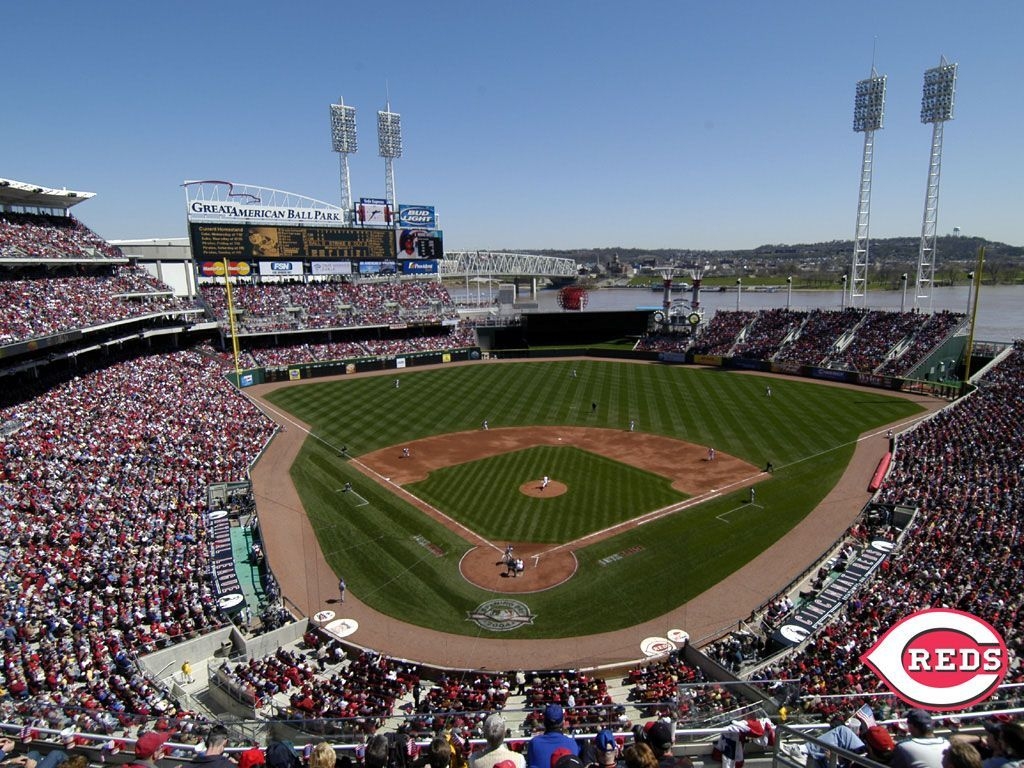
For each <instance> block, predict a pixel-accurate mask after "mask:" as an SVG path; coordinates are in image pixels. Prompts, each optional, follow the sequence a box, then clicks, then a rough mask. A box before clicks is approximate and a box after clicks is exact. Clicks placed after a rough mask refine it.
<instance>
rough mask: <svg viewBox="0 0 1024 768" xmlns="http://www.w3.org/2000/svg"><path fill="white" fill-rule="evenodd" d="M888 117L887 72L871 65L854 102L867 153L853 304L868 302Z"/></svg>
mask: <svg viewBox="0 0 1024 768" xmlns="http://www.w3.org/2000/svg"><path fill="white" fill-rule="evenodd" d="M884 117H885V75H879V74H878V72H876V71H875V68H874V67H871V77H869V78H868V79H867V80H861V81H860V82H859V83H857V96H856V98H855V99H854V103H853V130H854V131H856V132H857V133H863V134H864V155H863V157H862V159H861V163H860V198H859V199H858V201H857V231H856V234H855V236H854V238H853V266H852V267H851V268H850V277H851V278H852V279H851V280H850V286H849V288H850V306H851V307H852V306H855V305H856V301H857V299H861V304H862V305H863V304H866V303H867V295H868V250H869V248H870V238H869V235H868V232H869V229H870V224H871V172H872V169H873V167H874V154H875V131H877V130H879V129H880V128H882V123H883V120H884Z"/></svg>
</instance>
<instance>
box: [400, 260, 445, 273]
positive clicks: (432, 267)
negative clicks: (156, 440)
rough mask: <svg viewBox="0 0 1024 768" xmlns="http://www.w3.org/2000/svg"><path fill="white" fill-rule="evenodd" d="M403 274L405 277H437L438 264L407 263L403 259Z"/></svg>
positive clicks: (425, 262)
mask: <svg viewBox="0 0 1024 768" xmlns="http://www.w3.org/2000/svg"><path fill="white" fill-rule="evenodd" d="M400 263H401V265H402V274H403V275H436V274H437V262H436V261H427V260H423V261H407V260H405V259H403V260H402V261H401V262H400Z"/></svg>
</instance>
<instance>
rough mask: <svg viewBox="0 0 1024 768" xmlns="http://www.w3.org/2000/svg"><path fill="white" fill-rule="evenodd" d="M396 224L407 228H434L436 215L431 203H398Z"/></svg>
mask: <svg viewBox="0 0 1024 768" xmlns="http://www.w3.org/2000/svg"><path fill="white" fill-rule="evenodd" d="M398 226H400V227H405V228H407V229H435V228H436V227H437V216H436V215H435V214H434V206H432V205H403V204H401V203H399V205H398Z"/></svg>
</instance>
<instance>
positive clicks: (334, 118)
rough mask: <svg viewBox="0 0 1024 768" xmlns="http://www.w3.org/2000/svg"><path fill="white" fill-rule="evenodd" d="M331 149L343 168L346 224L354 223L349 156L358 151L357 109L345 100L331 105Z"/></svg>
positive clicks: (342, 197)
mask: <svg viewBox="0 0 1024 768" xmlns="http://www.w3.org/2000/svg"><path fill="white" fill-rule="evenodd" d="M331 149H332V150H333V151H335V152H337V153H338V158H339V163H340V166H341V209H342V210H343V211H344V212H345V223H346V224H351V223H352V221H351V219H352V181H351V179H350V178H349V174H348V156H349V155H350V154H353V153H355V151H356V149H358V146H357V143H356V108H355V107H346V106H345V100H344V99H342V98H340V97H339V99H338V103H337V104H331Z"/></svg>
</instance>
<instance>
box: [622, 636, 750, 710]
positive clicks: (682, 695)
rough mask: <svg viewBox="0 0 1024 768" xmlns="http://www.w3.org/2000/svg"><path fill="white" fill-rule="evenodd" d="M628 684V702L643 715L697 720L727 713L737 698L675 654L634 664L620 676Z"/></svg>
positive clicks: (733, 706)
mask: <svg viewBox="0 0 1024 768" xmlns="http://www.w3.org/2000/svg"><path fill="white" fill-rule="evenodd" d="M622 682H623V684H624V685H629V686H630V690H629V701H631V702H633V703H634V704H635V705H636V706H637V707H638V708H639V709H640V712H641V714H643V715H644V716H645V717H647V716H650V717H673V718H678V719H679V720H680V721H681V722H685V721H687V720H691V721H692V722H699V721H700V720H702V719H704V718H706V717H713V716H715V715H720V714H722V713H724V712H728V711H730V710H732V709H734V708H735V707H736V706H737V699H736V697H735V696H734V695H733V693H732V692H731V691H730V690H729V689H728V688H727V687H725V686H722V685H718V684H715V683H712V682H710V681H709V680H708V679H707V677H706V676H705V675H704V673H703V672H702V671H701V670H700V669H698V668H697V667H694V666H692V665H690V664H687V663H686V661H685V660H684V659H683V657H682V655H681V654H679V653H672V654H670V655H669V656H667V657H666V658H664V659H662V660H660V661H655V662H652V663H650V664H645V665H643V666H640V667H634V668H633V669H631V670H630V671H629V673H628V674H627V675H626V677H625V678H624V679H623V681H622Z"/></svg>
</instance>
